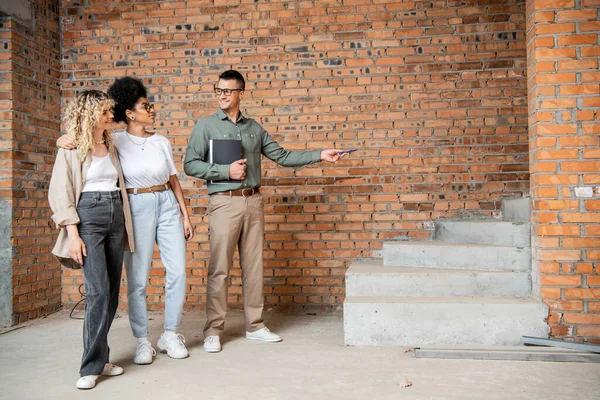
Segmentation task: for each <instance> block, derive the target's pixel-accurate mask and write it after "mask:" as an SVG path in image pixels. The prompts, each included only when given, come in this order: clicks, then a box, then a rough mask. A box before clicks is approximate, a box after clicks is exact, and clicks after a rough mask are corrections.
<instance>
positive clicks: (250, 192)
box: [211, 188, 260, 197]
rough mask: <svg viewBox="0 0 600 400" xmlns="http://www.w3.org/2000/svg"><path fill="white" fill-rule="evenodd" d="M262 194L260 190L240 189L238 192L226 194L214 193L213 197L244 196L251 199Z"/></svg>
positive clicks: (233, 191) (229, 191)
mask: <svg viewBox="0 0 600 400" xmlns="http://www.w3.org/2000/svg"><path fill="white" fill-rule="evenodd" d="M258 193H260V188H253V189H238V190H227V191H225V192H217V193H213V194H212V195H211V196H243V197H250V196H253V195H255V194H258Z"/></svg>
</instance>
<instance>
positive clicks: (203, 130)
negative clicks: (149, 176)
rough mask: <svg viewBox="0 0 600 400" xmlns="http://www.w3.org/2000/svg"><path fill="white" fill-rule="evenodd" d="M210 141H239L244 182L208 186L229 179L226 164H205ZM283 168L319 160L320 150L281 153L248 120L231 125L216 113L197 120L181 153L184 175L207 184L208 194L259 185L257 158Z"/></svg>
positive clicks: (263, 131)
mask: <svg viewBox="0 0 600 400" xmlns="http://www.w3.org/2000/svg"><path fill="white" fill-rule="evenodd" d="M211 139H237V140H241V141H242V158H245V159H246V160H247V161H246V179H244V180H243V181H239V182H234V183H219V184H212V183H210V181H211V180H216V181H218V180H226V179H229V165H222V164H211V163H210V162H208V150H209V148H208V143H209V140H211ZM261 154H264V155H265V157H267V158H268V159H270V160H272V161H274V162H276V163H277V164H279V165H283V166H285V167H300V166H303V165H308V164H314V163H317V162H319V161H321V151H289V150H285V149H284V148H282V147H281V146H279V144H277V142H275V141H274V140H273V139H272V138H271V136H269V134H268V133H267V131H265V129H264V128H263V127H262V126H260V124H259V123H258V122H256V121H255V120H253V119H252V118H246V117H244V116H242V115H241V113H240V116H239V118H238V120H237V123H233V121H231V120H230V119H229V117H228V116H227V114H225V113H224V112H223V110H219V111H217V112H216V113H214V114H212V115H209V116H208V117H205V118H201V119H200V120H199V121H198V122H197V123H196V126H195V127H194V131H193V132H192V137H191V138H190V141H189V143H188V147H187V150H186V152H185V159H184V170H185V173H186V174H188V175H190V176H194V177H196V178H200V179H205V180H207V181H208V193H209V194H213V193H216V192H223V191H227V190H237V189H245V188H257V187H259V186H260V181H261V170H260V156H261Z"/></svg>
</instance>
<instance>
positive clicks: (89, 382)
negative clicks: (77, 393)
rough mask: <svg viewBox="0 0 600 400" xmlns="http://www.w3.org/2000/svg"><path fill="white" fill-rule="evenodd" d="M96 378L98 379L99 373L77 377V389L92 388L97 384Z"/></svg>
mask: <svg viewBox="0 0 600 400" xmlns="http://www.w3.org/2000/svg"><path fill="white" fill-rule="evenodd" d="M96 379H98V375H86V376H82V377H81V378H79V379H77V384H76V386H77V389H83V390H86V389H92V388H93V387H94V386H96Z"/></svg>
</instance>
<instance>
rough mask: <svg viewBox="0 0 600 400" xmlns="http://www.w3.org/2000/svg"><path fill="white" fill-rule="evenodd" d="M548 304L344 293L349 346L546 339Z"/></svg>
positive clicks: (512, 341)
mask: <svg viewBox="0 0 600 400" xmlns="http://www.w3.org/2000/svg"><path fill="white" fill-rule="evenodd" d="M547 317H548V309H547V307H546V306H545V305H544V304H543V303H542V302H540V301H538V300H535V299H531V298H527V299H515V298H498V297H387V296H373V297H369V296H365V297H360V296H357V297H353V296H347V297H346V300H345V301H344V342H345V344H346V345H349V346H424V345H453V344H467V345H517V344H519V343H520V341H521V336H523V335H527V336H536V337H547V336H548V333H549V328H548V325H547V324H546V319H547Z"/></svg>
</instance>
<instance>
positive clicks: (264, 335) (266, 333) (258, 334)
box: [246, 327, 282, 342]
mask: <svg viewBox="0 0 600 400" xmlns="http://www.w3.org/2000/svg"><path fill="white" fill-rule="evenodd" d="M246 339H252V340H260V341H261V342H281V340H282V339H281V336H279V335H276V334H275V333H273V332H271V331H270V330H269V328H267V327H264V328H262V329H259V330H257V331H255V332H248V331H246Z"/></svg>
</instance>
